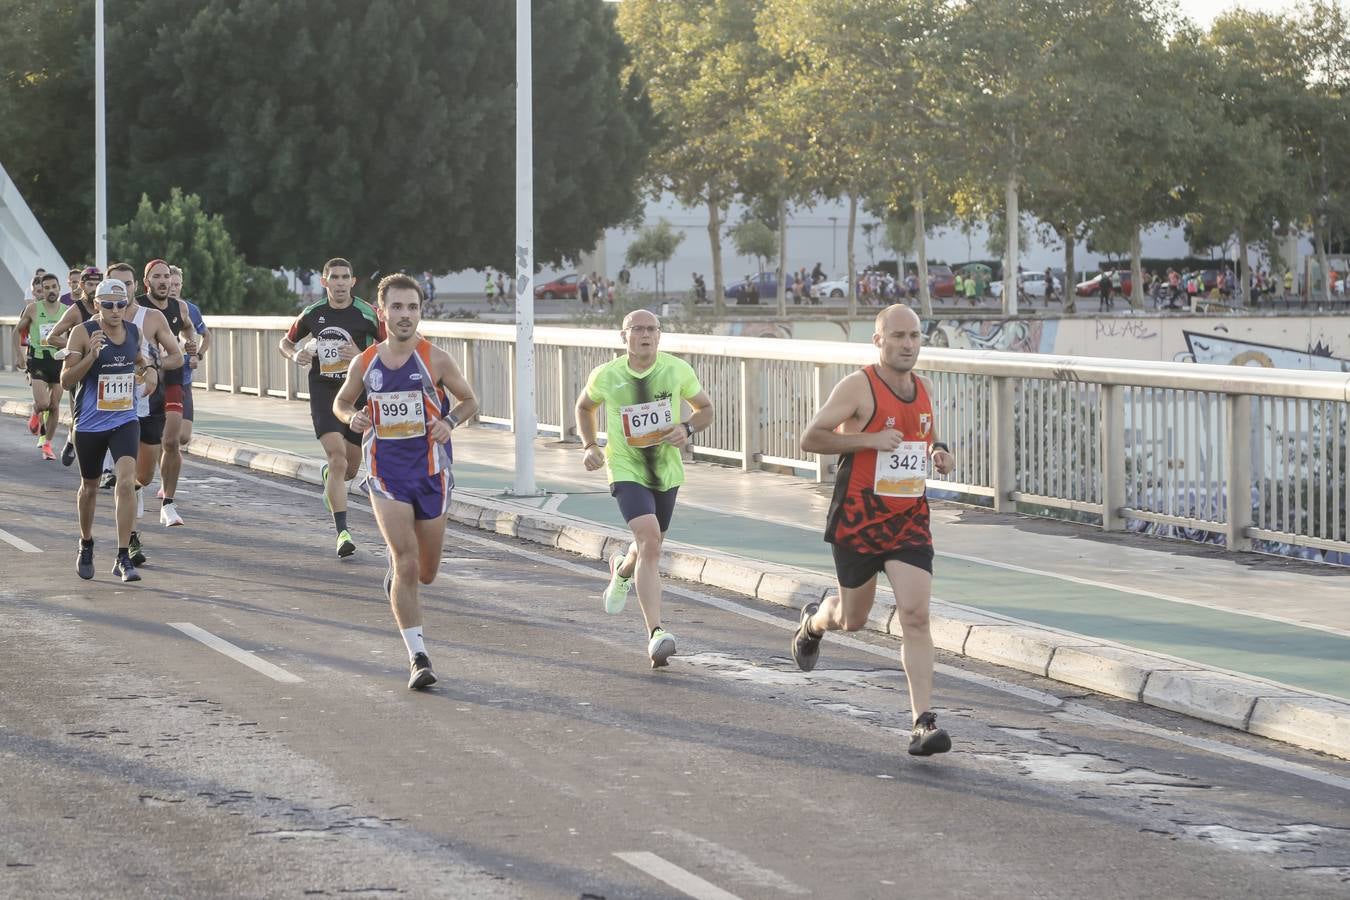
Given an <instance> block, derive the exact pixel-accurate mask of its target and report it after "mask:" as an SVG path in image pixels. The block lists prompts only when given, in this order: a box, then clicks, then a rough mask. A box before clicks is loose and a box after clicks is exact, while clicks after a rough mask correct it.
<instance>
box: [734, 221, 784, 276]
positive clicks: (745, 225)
mask: <svg viewBox="0 0 1350 900" xmlns="http://www.w3.org/2000/svg"><path fill="white" fill-rule="evenodd" d="M731 241H732V244H733V245H734V246H735V247H736V252H737V253H738V254H740V255H741V256H750V257H754V258H755V259H757V260H759V267H760V268H761V269H763V268H765V267H766V266H767V265H768V260H769V258H770V257H772V256H774V255H776V254H777V253H778V235H777V234H775V233H774V231H773V229H772V228H770V227H769V226H768V225H765V224H764V223H763V222H761V221H759V220H758V219H750V220H748V221H745V222H741V223H740V224H739V225H737V226H735V227H734V228H732V229H731Z"/></svg>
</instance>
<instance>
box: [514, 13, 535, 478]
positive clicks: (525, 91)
mask: <svg viewBox="0 0 1350 900" xmlns="http://www.w3.org/2000/svg"><path fill="white" fill-rule="evenodd" d="M531 33H532V29H531V24H530V0H516V372H515V375H516V396H515V409H514V410H513V411H512V416H511V422H512V424H513V425H514V427H515V433H516V480H515V486H514V491H513V493H515V495H516V496H518V497H533V496H536V495H537V494H538V491H537V489H536V488H535V482H534V437H535V434H536V433H537V431H538V426H537V425H536V423H535V411H534V120H533V115H532V114H533V109H534V71H533V65H532V60H531V54H532V52H533V47H532V41H531Z"/></svg>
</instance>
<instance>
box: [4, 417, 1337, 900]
mask: <svg viewBox="0 0 1350 900" xmlns="http://www.w3.org/2000/svg"><path fill="white" fill-rule="evenodd" d="M0 455H3V458H4V459H5V464H4V465H3V466H0V529H3V533H0V685H2V686H3V689H2V690H0V863H3V866H0V896H6V897H11V896H12V897H90V896H106V897H133V896H136V897H139V896H175V897H189V896H191V897H198V896H233V897H292V896H295V897H299V896H337V895H347V894H358V895H359V894H369V895H374V896H384V895H391V896H392V895H396V894H404V895H408V896H452V897H528V898H534V897H571V898H577V897H589V898H599V897H603V898H609V900H614V898H668V897H669V898H687V897H697V898H709V900H726V898H728V897H739V898H745V900H748V898H761V897H764V898H774V897H798V896H800V897H806V896H814V897H823V898H853V897H878V898H881V897H901V896H924V897H1019V898H1020V897H1028V896H1056V897H1076V896H1092V897H1099V898H1111V897H1177V898H1179V897H1238V896H1299V897H1324V896H1325V897H1332V896H1342V897H1344V896H1347V895H1350V812H1347V810H1350V766H1347V765H1346V764H1345V763H1341V762H1336V761H1334V760H1330V759H1328V758H1326V757H1320V756H1318V755H1316V754H1312V753H1304V752H1300V751H1297V750H1293V749H1290V748H1287V747H1283V746H1279V745H1276V744H1273V743H1270V742H1266V741H1263V740H1261V739H1258V738H1252V737H1250V736H1247V735H1242V734H1238V733H1234V732H1228V731H1225V730H1224V729H1220V728H1216V727H1211V726H1207V725H1203V724H1201V723H1197V722H1193V721H1191V720H1188V719H1185V718H1183V717H1180V716H1174V715H1171V714H1169V713H1165V712H1162V711H1159V710H1153V709H1148V708H1146V707H1142V706H1139V705H1136V704H1132V703H1127V702H1124V701H1117V700H1113V699H1110V698H1104V697H1098V696H1095V695H1090V694H1081V693H1079V694H1075V693H1072V692H1071V690H1069V689H1066V688H1064V686H1062V685H1054V684H1053V683H1051V682H1048V681H1043V680H1040V679H1036V678H1033V677H1030V676H1023V675H1021V674H1019V673H1013V672H1008V671H1006V670H1001V669H997V668H995V667H992V666H984V665H980V664H973V663H971V662H969V661H966V660H961V659H956V658H952V657H943V658H941V659H940V663H941V665H942V668H941V671H940V672H939V675H938V685H937V691H936V702H937V703H938V704H939V716H940V721H941V722H942V724H943V725H945V726H946V727H947V728H948V729H949V730H950V731H951V732H952V734H953V737H954V740H955V744H956V746H955V749H954V750H953V752H952V753H950V754H948V755H946V756H945V757H937V758H933V759H928V760H916V759H912V758H910V757H908V756H907V755H905V753H904V747H905V741H906V732H907V723H908V714H907V701H906V698H905V693H904V681H903V677H902V675H901V673H900V672H899V671H898V659H897V656H898V654H897V653H896V649H895V646H894V645H893V644H892V643H890V642H889V641H887V640H886V639H883V638H879V637H869V636H862V637H857V638H852V639H849V638H840V637H838V636H834V635H832V636H830V637H829V638H827V642H826V645H825V647H824V651H823V655H822V661H821V666H820V668H818V669H817V670H816V671H815V672H813V673H811V674H809V675H806V674H802V673H800V672H798V671H796V669H795V667H794V666H793V665H792V664H791V661H790V659H788V657H787V642H788V638H789V635H790V631H791V629H792V627H793V622H792V616H791V613H790V612H789V611H787V610H784V609H782V608H780V607H773V606H769V605H766V604H760V603H758V602H756V601H752V600H745V599H741V598H735V597H732V596H730V595H726V594H714V593H709V592H708V591H707V590H706V589H704V588H698V589H693V588H688V589H685V588H680V589H678V593H676V594H675V595H672V596H669V597H668V608H667V612H666V622H667V624H668V626H669V627H670V628H671V630H672V631H673V632H674V633H675V634H676V635H677V637H678V639H679V647H680V651H679V655H678V656H676V657H675V658H674V660H673V661H672V665H671V667H670V668H668V669H665V670H660V671H652V670H651V669H649V668H648V665H647V660H646V658H645V653H644V647H645V641H644V638H643V634H642V625H641V618H640V616H639V615H638V612H637V609H636V601H635V600H634V601H630V604H629V609H628V610H627V611H626V612H625V613H624V614H622V615H620V616H614V617H611V616H606V615H605V614H604V613H603V611H602V609H601V604H600V601H599V597H598V593H599V590H600V588H601V586H602V585H603V583H604V577H605V574H604V573H603V572H602V570H601V569H600V568H599V567H598V566H597V565H596V564H594V563H591V562H586V561H580V560H578V559H576V558H575V557H570V556H569V555H567V554H565V553H558V552H552V551H546V550H541V549H540V548H538V547H537V546H530V545H526V544H523V543H520V542H516V541H514V540H511V539H507V538H496V537H489V536H487V535H484V534H483V533H481V532H476V531H471V530H467V529H460V528H458V527H455V526H452V527H451V530H450V533H449V534H448V536H447V540H446V549H445V554H444V558H445V562H444V564H443V567H442V571H443V577H442V578H441V579H440V580H439V581H438V582H437V584H436V585H434V586H432V587H431V588H429V589H425V596H426V606H427V621H426V631H427V638H428V646H429V649H430V652H431V655H432V659H433V661H434V662H435V665H436V670H437V672H438V673H439V675H440V676H441V682H440V684H439V685H437V686H436V688H434V689H433V690H431V691H428V692H426V693H423V694H412V693H410V692H408V691H407V690H406V689H405V687H404V684H405V681H406V677H407V667H406V656H405V653H404V650H403V646H402V643H401V641H400V640H399V638H398V634H397V631H396V630H395V628H394V625H393V621H392V617H391V615H390V613H389V611H388V609H387V607H386V605H385V603H384V601H383V597H382V595H381V592H380V579H381V576H382V574H383V571H384V558H383V555H382V551H381V550H379V549H378V548H377V547H376V540H377V532H376V530H375V527H374V523H373V520H372V518H371V516H370V513H369V510H368V508H366V507H365V506H364V505H361V504H357V505H354V507H353V511H352V525H353V531H354V533H355V534H356V536H357V541H358V543H359V545H360V550H359V551H358V553H357V555H356V556H355V557H353V558H352V559H350V560H346V561H342V562H339V561H338V560H336V559H335V558H334V557H333V550H332V546H333V540H332V529H331V525H330V524H327V523H326V522H325V517H324V513H323V508H322V504H321V502H320V500H319V496H318V494H317V492H316V491H315V490H314V489H313V488H311V487H309V486H307V485H298V484H293V483H290V482H285V481H283V480H280V479H270V478H264V477H259V476H255V475H253V474H252V473H245V472H242V471H240V470H235V469H231V468H228V467H223V466H216V465H206V464H201V463H197V462H194V461H191V460H189V461H188V463H187V465H186V467H185V470H184V475H185V478H184V483H183V485H182V488H181V489H180V491H179V502H180V506H181V510H182V513H183V516H184V517H185V519H186V520H187V525H186V526H185V527H183V528H177V529H174V530H172V531H168V530H166V529H163V528H161V527H160V526H159V525H158V524H145V525H144V527H143V529H142V530H143V534H144V541H145V545H146V553H147V555H148V556H149V563H148V564H147V565H146V566H145V567H144V569H143V570H142V572H143V575H144V581H142V582H141V583H139V584H136V585H125V586H124V585H122V584H121V583H120V582H118V581H115V580H114V579H113V578H112V576H111V575H110V574H108V570H109V569H110V568H111V565H112V558H113V549H114V545H115V539H114V536H113V534H112V525H111V499H112V498H111V495H110V494H109V493H107V492H104V493H103V494H102V496H101V497H100V509H99V515H98V524H97V526H96V538H97V540H98V544H97V551H96V565H97V569H98V575H97V577H96V578H95V580H93V581H91V582H84V581H81V580H79V579H78V578H77V577H76V576H75V573H74V571H73V570H74V561H75V550H76V543H77V539H76V532H75V510H74V487H75V482H76V475H75V471H74V470H73V469H65V468H62V467H61V466H60V465H59V463H54V462H43V461H41V460H40V459H38V457H37V454H36V452H35V451H33V449H32V441H31V439H30V438H29V436H28V434H27V431H26V430H25V429H24V426H23V423H22V421H20V420H15V419H4V420H2V421H0ZM151 505H153V504H151ZM677 516H678V513H677ZM147 519H149V517H147ZM24 543H27V544H30V545H31V546H32V547H33V548H35V549H36V550H39V551H41V552H27V551H25V550H23V549H21V547H22V545H23V544H24ZM171 623H172V624H171ZM175 626H177V627H175ZM194 629H195V630H194ZM188 632H191V633H193V634H198V635H199V636H202V635H209V636H214V637H215V638H218V639H221V640H223V641H227V642H229V643H230V644H232V645H234V646H235V647H237V648H240V649H241V650H242V651H244V652H243V653H242V654H240V655H241V656H243V657H244V658H245V659H246V660H248V661H254V662H259V665H258V668H259V669H262V670H264V671H259V670H258V669H255V668H250V667H248V666H246V665H244V664H243V663H241V662H240V661H238V659H237V658H236V657H235V656H230V655H226V653H224V652H221V651H220V650H218V649H214V648H213V647H211V646H208V645H207V644H205V643H202V642H201V641H200V640H197V639H194V638H193V637H192V636H190V635H189V633H188ZM208 639H209V637H208ZM264 664H265V665H264ZM277 679H285V680H277Z"/></svg>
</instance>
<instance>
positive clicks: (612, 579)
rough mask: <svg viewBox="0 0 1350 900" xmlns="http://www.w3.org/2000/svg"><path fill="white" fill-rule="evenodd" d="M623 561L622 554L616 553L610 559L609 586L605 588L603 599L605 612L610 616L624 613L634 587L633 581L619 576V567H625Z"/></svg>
mask: <svg viewBox="0 0 1350 900" xmlns="http://www.w3.org/2000/svg"><path fill="white" fill-rule="evenodd" d="M623 561H624V554H622V553H615V554H613V555H612V556H610V558H609V584H608V585H606V586H605V593H604V594H603V599H604V601H605V612H607V613H609V614H610V615H615V614H617V613H621V612H623V608H624V606H625V604H627V603H628V590H629V588H631V587H632V585H633V579H631V578H624V577H623V576H622V575H620V574H619V567H620V566H622V565H623Z"/></svg>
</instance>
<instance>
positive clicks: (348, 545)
mask: <svg viewBox="0 0 1350 900" xmlns="http://www.w3.org/2000/svg"><path fill="white" fill-rule="evenodd" d="M355 552H356V542H355V541H353V540H352V533H351V532H350V531H347V530H346V529H345V528H344V529H343V530H342V531H340V532H338V536H337V555H338V559H345V558H347V557H348V556H351V555H352V554H353V553H355Z"/></svg>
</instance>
